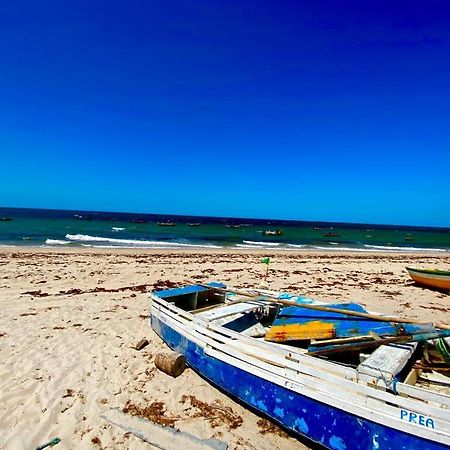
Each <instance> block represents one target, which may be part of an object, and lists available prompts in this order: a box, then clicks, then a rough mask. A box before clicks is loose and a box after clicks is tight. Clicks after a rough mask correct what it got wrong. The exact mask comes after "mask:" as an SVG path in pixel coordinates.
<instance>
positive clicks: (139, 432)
mask: <svg viewBox="0 0 450 450" xmlns="http://www.w3.org/2000/svg"><path fill="white" fill-rule="evenodd" d="M101 417H102V419H104V420H106V421H108V422H109V423H111V424H113V425H116V426H118V427H120V428H121V429H122V430H125V431H126V432H128V433H131V434H133V435H134V436H136V437H138V438H140V439H142V440H143V441H144V442H148V443H149V444H152V445H154V446H155V447H157V448H160V449H163V450H166V449H167V450H169V449H173V448H183V450H190V449H192V450H194V449H200V450H201V449H204V450H210V449H212V450H226V449H227V448H228V444H227V443H226V442H224V441H220V440H218V439H214V438H210V439H201V438H198V437H197V436H194V435H192V434H190V433H187V432H185V431H181V430H179V429H176V428H172V427H167V426H164V425H162V424H157V423H153V422H151V421H150V420H147V419H143V418H140V417H133V416H130V415H128V414H126V413H125V412H123V411H120V410H119V409H117V408H114V409H111V410H109V411H108V412H107V413H106V414H103V415H102V416H101Z"/></svg>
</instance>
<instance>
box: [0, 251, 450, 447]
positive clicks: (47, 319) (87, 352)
mask: <svg viewBox="0 0 450 450" xmlns="http://www.w3.org/2000/svg"><path fill="white" fill-rule="evenodd" d="M271 253H273V252H271ZM260 257H261V254H259V253H256V252H245V253H244V252H242V253H238V252H236V251H233V252H216V251H211V252H205V251H203V252H190V253H188V252H170V253H169V252H156V251H139V252H138V251H117V252H115V253H111V252H110V251H109V252H108V251H103V252H100V251H82V250H76V251H71V250H64V251H58V250H52V251H50V250H49V251H44V250H42V251H41V250H39V251H38V250H36V249H24V250H22V251H18V250H17V249H14V250H13V249H1V252H0V267H1V272H0V361H1V363H2V364H1V368H0V448H1V449H8V450H10V449H13V450H14V449H28V448H30V449H33V448H35V447H36V446H38V445H40V444H43V443H45V442H47V441H49V440H50V439H52V438H54V437H56V436H58V437H60V438H61V443H60V444H58V445H57V446H55V447H53V448H55V449H87V448H98V449H100V448H103V449H147V448H150V445H149V444H147V443H144V442H142V441H141V440H140V439H139V438H136V437H134V436H133V435H130V434H127V433H125V432H124V431H123V430H121V429H120V428H118V427H116V426H114V425H110V424H109V423H107V422H105V421H104V420H103V419H102V418H101V415H102V414H103V413H104V412H106V411H108V410H109V409H110V408H121V409H122V408H123V407H124V406H125V404H126V403H127V402H128V401H131V404H132V405H135V406H136V407H146V406H149V405H153V409H154V410H156V411H157V410H158V408H160V409H161V408H162V410H165V411H166V412H165V413H164V415H163V416H162V417H163V419H164V418H165V419H168V420H170V419H173V420H174V421H175V422H174V423H175V426H176V427H177V428H180V429H181V430H183V431H187V432H189V433H191V434H194V435H195V436H198V437H201V438H210V437H215V438H218V439H222V440H224V441H226V442H227V443H228V444H229V448H230V449H234V448H236V449H294V448H296V449H297V448H298V449H300V448H307V447H306V446H305V445H304V444H302V443H300V442H299V441H298V440H297V439H295V438H293V437H289V436H287V435H285V434H284V432H283V431H282V430H280V429H279V428H278V427H276V426H273V427H272V429H271V430H270V431H269V432H267V433H265V434H263V431H264V426H263V422H262V421H261V417H259V416H257V415H255V414H254V413H252V412H250V411H249V410H247V409H246V408H244V407H243V406H241V405H240V404H238V403H236V402H234V401H233V400H232V399H231V398H229V397H227V396H226V395H225V394H222V393H221V392H220V391H218V390H217V389H215V388H214V387H212V386H211V385H210V384H209V383H207V382H206V381H205V380H203V379H202V378H201V377H200V376H198V375H197V374H196V373H194V372H193V371H192V370H190V369H188V370H186V371H185V372H184V373H183V374H182V375H181V376H180V377H179V378H177V379H173V378H170V377H169V376H167V375H165V374H163V373H161V372H159V371H158V370H157V369H156V368H155V367H154V364H153V359H154V355H155V354H156V352H158V351H159V350H162V349H165V346H164V344H163V343H162V341H161V340H160V339H159V337H158V336H156V335H155V334H154V332H153V331H152V330H151V329H150V327H149V323H148V314H149V300H148V296H147V294H146V292H145V291H146V290H148V291H151V290H152V289H153V288H154V287H156V286H158V285H160V284H161V281H165V280H170V281H173V282H177V283H188V282H192V281H197V282H198V281H207V280H220V281H224V282H226V283H229V284H230V285H233V286H236V287H244V286H255V285H256V284H258V283H259V282H260V281H261V274H262V273H263V271H264V268H265V266H263V265H262V264H260V263H259V259H260ZM272 261H273V262H272V264H271V272H270V279H269V281H270V287H271V288H273V289H276V290H278V289H282V290H286V291H292V292H297V293H305V294H308V295H311V296H314V297H317V298H323V299H334V300H344V299H353V300H357V301H359V302H360V303H362V304H364V305H366V306H367V307H368V309H370V310H375V311H377V310H378V311H383V312H385V313H388V314H399V315H402V316H406V317H412V318H420V319H423V320H424V321H436V320H440V321H444V322H450V298H449V296H448V295H446V294H442V293H439V292H435V291H431V290H427V289H423V288H419V287H417V286H414V285H413V284H412V282H411V281H410V279H409V277H408V275H407V273H406V271H405V270H404V267H405V265H418V266H420V265H422V266H426V267H440V268H443V269H445V268H449V267H450V258H449V257H448V256H442V255H422V254H421V255H392V254H386V255H382V254H380V255H376V254H368V255H366V254H363V255H361V254H335V253H333V254H330V253H328V254H327V253H295V254H294V253H288V254H287V253H273V255H272ZM138 285H143V286H142V288H140V289H138V290H133V289H132V287H133V286H138ZM96 288H97V290H98V288H103V289H105V290H106V291H107V292H95V291H94V290H95V289H96ZM71 289H76V290H74V291H71ZM30 291H40V292H35V293H34V294H26V292H30ZM46 294H48V295H46ZM143 337H146V338H147V339H148V340H149V341H150V345H149V346H148V347H146V348H145V349H143V350H142V351H140V352H138V351H136V350H134V349H133V348H132V346H133V345H135V344H136V343H137V342H138V341H139V340H140V339H141V338H143ZM183 396H193V397H187V398H186V397H185V401H184V403H183V401H182V400H183ZM196 399H198V400H200V401H202V402H205V403H206V405H204V404H200V406H199V407H198V406H192V404H191V403H192V401H193V403H194V405H195V404H196V403H195V400H196ZM154 402H163V404H162V405H157V404H155V403H154ZM208 405H209V406H212V409H211V408H209V409H208ZM214 406H218V408H214ZM211 410H212V411H217V414H215V416H214V415H213V414H209V415H212V416H213V417H212V418H208V417H204V416H205V415H206V416H208V411H210V412H211ZM258 422H259V424H258ZM266 424H267V423H266Z"/></svg>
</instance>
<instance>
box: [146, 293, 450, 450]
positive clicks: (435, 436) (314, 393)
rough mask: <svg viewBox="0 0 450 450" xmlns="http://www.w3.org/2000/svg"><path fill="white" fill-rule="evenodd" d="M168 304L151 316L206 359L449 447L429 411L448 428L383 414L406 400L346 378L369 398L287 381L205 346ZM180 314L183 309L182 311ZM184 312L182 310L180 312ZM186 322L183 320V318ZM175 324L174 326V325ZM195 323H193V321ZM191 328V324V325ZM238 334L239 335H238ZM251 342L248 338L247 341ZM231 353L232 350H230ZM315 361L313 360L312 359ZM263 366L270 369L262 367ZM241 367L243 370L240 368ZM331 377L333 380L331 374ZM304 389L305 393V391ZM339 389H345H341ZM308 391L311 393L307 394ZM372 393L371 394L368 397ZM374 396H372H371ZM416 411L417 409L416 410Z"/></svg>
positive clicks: (444, 432)
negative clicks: (414, 422)
mask: <svg viewBox="0 0 450 450" xmlns="http://www.w3.org/2000/svg"><path fill="white" fill-rule="evenodd" d="M168 303H169V302H166V301H165V300H162V302H161V305H159V306H161V307H162V308H157V311H158V312H159V313H161V314H162V317H158V315H156V314H153V313H152V315H154V317H155V318H156V319H157V320H160V321H161V322H162V323H164V324H165V325H166V326H168V327H170V328H172V329H173V330H174V331H175V332H176V333H179V334H180V335H182V336H184V337H185V338H186V339H187V340H190V341H192V342H193V343H194V344H195V345H199V346H200V347H202V348H204V351H205V354H206V355H207V356H210V357H213V358H216V359H219V360H220V361H222V362H224V363H226V364H230V365H232V366H234V367H237V368H239V369H241V370H245V371H247V372H248V373H251V374H253V375H255V376H257V377H259V378H262V379H264V380H267V381H269V382H272V383H275V384H276V385H278V386H281V387H284V388H287V389H290V390H293V391H294V392H295V393H296V394H299V395H303V396H305V397H308V398H310V399H311V400H313V401H317V402H321V403H324V404H326V405H328V406H330V407H333V408H337V409H340V410H342V411H345V412H348V413H350V414H353V415H355V416H358V417H361V418H363V419H366V420H369V421H372V422H374V423H377V424H379V425H382V426H387V427H389V428H394V427H393V421H394V422H395V428H396V429H400V430H401V431H403V432H405V433H408V434H410V435H413V436H417V435H419V434H418V431H419V430H421V432H422V433H421V436H422V437H424V438H425V439H429V440H431V441H434V442H441V443H444V444H448V442H449V438H450V429H449V430H448V431H447V429H448V422H445V420H441V419H438V418H436V417H434V416H433V415H432V414H429V411H425V412H424V415H425V416H431V417H433V420H435V421H436V423H437V424H439V426H442V425H444V426H445V425H447V427H446V428H447V429H431V428H425V427H423V426H419V425H418V424H412V423H410V422H406V421H405V420H402V419H401V418H400V414H399V415H393V414H390V413H389V414H386V413H385V412H386V407H387V406H389V409H388V410H389V411H391V412H400V410H401V409H402V408H401V407H398V406H392V405H387V404H386V403H394V404H396V401H395V400H396V399H405V400H406V398H405V397H400V396H398V395H394V394H391V393H389V392H387V391H384V390H382V391H381V390H378V389H374V388H372V387H370V386H368V385H364V384H360V383H357V382H356V381H352V380H348V379H345V378H343V377H342V378H341V377H340V379H341V380H342V381H347V382H349V383H351V385H352V386H353V387H358V388H367V389H370V391H368V393H369V395H367V396H364V393H359V394H358V395H352V394H353V393H347V394H346V393H345V391H344V392H343V394H344V395H340V396H336V395H335V394H336V391H335V390H333V388H332V387H331V388H330V389H329V392H324V391H323V390H318V389H317V381H319V380H320V379H319V378H317V377H316V378H315V380H314V378H313V377H312V376H311V375H308V374H304V375H305V376H309V377H310V378H311V381H316V384H315V386H314V387H310V386H307V385H305V384H303V383H302V382H301V380H294V379H292V378H289V377H288V376H287V373H283V374H280V373H276V371H274V367H273V366H272V367H270V364H269V363H264V362H261V361H253V362H252V361H249V360H248V355H245V354H243V356H244V358H245V359H239V358H238V357H237V356H236V355H235V354H226V353H224V352H223V351H222V350H221V349H220V348H219V349H217V348H213V347H214V346H216V347H217V345H213V346H211V345H208V343H207V342H206V341H205V339H204V337H200V336H196V335H195V333H199V331H198V330H196V329H195V328H193V329H192V328H191V329H190V330H186V329H185V327H184V325H186V324H185V323H183V322H180V323H178V324H177V323H176V320H177V319H178V317H171V316H170V315H169V314H166V312H167V311H166V308H165V306H166V305H165V304H168ZM174 308H175V309H178V310H181V309H180V308H178V307H174ZM181 311H183V310H181ZM183 312H184V311H183ZM185 320H186V319H185ZM174 322H175V323H174ZM192 322H194V321H192ZM192 325H194V323H192ZM195 325H201V324H195ZM237 334H239V333H237ZM250 339H251V338H250ZM233 351H234V349H233ZM304 356H305V357H308V358H310V359H311V358H313V357H311V356H308V355H304ZM314 359H315V358H314ZM264 364H265V365H266V366H269V367H264ZM243 366H244V367H243ZM326 375H327V376H328V378H327V379H323V380H320V381H322V382H323V383H324V384H326V383H327V381H330V380H329V376H330V374H329V373H328V374H326ZM334 377H336V376H335V375H334ZM305 389H306V392H305ZM342 389H344V388H343V387H342ZM307 392H308V393H309V394H310V395H308V394H307ZM381 393H382V394H384V396H387V398H386V399H382V398H377V397H376V395H378V394H381ZM370 394H372V395H370ZM374 395H375V397H374ZM362 399H365V401H364V404H361V400H362ZM409 400H410V401H411V402H414V403H416V405H415V406H416V408H411V409H413V410H414V411H416V412H419V413H421V412H422V408H423V407H425V409H426V408H429V407H430V405H428V404H427V403H424V402H423V401H419V400H415V399H411V398H410V399H409ZM375 401H377V403H378V404H379V405H378V406H379V407H380V408H379V409H378V410H375V411H374V407H375ZM417 408H418V409H417ZM438 409H439V410H440V411H441V412H446V410H445V409H443V408H438Z"/></svg>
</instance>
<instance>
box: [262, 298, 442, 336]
mask: <svg viewBox="0 0 450 450" xmlns="http://www.w3.org/2000/svg"><path fill="white" fill-rule="evenodd" d="M327 306H329V307H332V308H336V309H342V310H343V312H342V314H341V313H338V312H328V311H318V310H310V309H305V308H302V307H300V306H290V307H287V308H283V309H281V310H280V311H279V313H278V315H277V318H276V319H275V320H274V322H273V324H272V327H271V328H270V330H269V331H268V333H267V335H266V340H268V341H276V342H284V341H290V340H301V339H330V338H334V337H337V338H346V337H354V336H364V335H367V334H369V332H373V333H376V334H378V335H379V336H395V335H398V336H401V335H409V334H417V333H431V332H435V331H436V329H435V328H434V326H433V324H431V323H429V324H420V325H418V324H410V323H402V324H396V323H390V322H382V321H379V320H371V319H367V318H365V317H355V316H350V315H348V314H345V311H355V312H362V313H367V311H366V310H365V309H364V307H363V306H361V305H359V304H357V303H347V304H342V303H340V304H334V305H327Z"/></svg>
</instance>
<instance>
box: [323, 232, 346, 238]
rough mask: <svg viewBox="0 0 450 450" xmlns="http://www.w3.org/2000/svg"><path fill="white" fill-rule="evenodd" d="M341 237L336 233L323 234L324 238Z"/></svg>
mask: <svg viewBox="0 0 450 450" xmlns="http://www.w3.org/2000/svg"><path fill="white" fill-rule="evenodd" d="M340 235H341V234H340V233H336V232H335V231H327V232H326V233H323V234H322V236H324V237H339V236H340Z"/></svg>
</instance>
